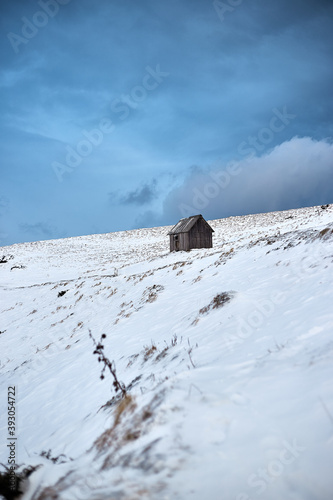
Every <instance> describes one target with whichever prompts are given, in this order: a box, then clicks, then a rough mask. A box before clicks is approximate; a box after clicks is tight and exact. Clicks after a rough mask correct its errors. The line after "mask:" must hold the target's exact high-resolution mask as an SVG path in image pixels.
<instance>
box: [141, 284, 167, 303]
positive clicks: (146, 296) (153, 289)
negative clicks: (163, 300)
mask: <svg viewBox="0 0 333 500" xmlns="http://www.w3.org/2000/svg"><path fill="white" fill-rule="evenodd" d="M162 290H164V286H162V285H153V286H149V287H147V288H146V289H145V291H144V292H143V294H142V299H141V302H144V303H145V302H155V300H156V299H157V295H158V293H159V292H161V291H162Z"/></svg>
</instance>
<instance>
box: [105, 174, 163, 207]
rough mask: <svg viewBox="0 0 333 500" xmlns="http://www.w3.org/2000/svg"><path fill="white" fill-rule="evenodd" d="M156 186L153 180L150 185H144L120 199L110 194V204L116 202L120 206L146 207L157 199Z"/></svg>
mask: <svg viewBox="0 0 333 500" xmlns="http://www.w3.org/2000/svg"><path fill="white" fill-rule="evenodd" d="M156 184H157V182H156V179H153V180H152V182H151V183H150V184H145V185H144V186H142V187H140V188H137V189H135V190H134V191H130V192H129V193H126V194H125V195H123V196H120V197H119V196H118V195H117V194H116V193H114V192H111V193H109V199H110V201H111V202H112V203H114V202H118V203H119V204H120V205H137V206H142V205H147V204H148V203H151V202H152V201H153V200H154V199H155V198H156V197H157V192H156Z"/></svg>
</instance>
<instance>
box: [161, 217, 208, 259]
mask: <svg viewBox="0 0 333 500" xmlns="http://www.w3.org/2000/svg"><path fill="white" fill-rule="evenodd" d="M213 232H214V229H212V228H211V227H210V225H209V224H208V222H206V221H205V219H204V218H203V217H202V215H192V216H191V217H187V218H185V219H180V221H179V222H178V223H177V224H176V225H175V226H174V227H173V228H172V229H171V231H170V232H169V233H168V235H169V236H170V252H177V251H178V250H185V251H187V250H191V248H212V246H213Z"/></svg>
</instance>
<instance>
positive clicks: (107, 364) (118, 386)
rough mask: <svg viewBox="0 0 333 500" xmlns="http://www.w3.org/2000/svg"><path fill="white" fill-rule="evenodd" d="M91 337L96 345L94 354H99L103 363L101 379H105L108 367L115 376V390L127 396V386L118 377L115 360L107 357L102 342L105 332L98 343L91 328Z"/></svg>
mask: <svg viewBox="0 0 333 500" xmlns="http://www.w3.org/2000/svg"><path fill="white" fill-rule="evenodd" d="M89 337H90V338H91V339H92V341H93V343H94V346H95V350H94V352H93V354H97V356H98V362H99V363H103V368H102V372H101V375H100V378H101V380H103V379H104V378H105V376H104V372H105V370H106V369H107V368H108V369H109V371H110V373H111V375H112V377H113V384H112V385H113V387H114V390H115V391H116V392H118V391H119V392H120V393H121V395H122V397H125V396H126V394H127V392H126V387H125V384H123V382H120V381H119V379H118V377H117V373H116V365H115V363H114V361H110V360H109V358H107V357H106V356H105V354H104V345H103V344H102V340H103V339H105V338H106V335H105V333H103V334H102V335H101V338H100V341H99V342H98V343H97V342H96V340H95V339H94V337H93V336H92V333H91V330H89Z"/></svg>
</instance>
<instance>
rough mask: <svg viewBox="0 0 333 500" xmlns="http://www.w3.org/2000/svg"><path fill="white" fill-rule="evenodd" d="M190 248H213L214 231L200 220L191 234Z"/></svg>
mask: <svg viewBox="0 0 333 500" xmlns="http://www.w3.org/2000/svg"><path fill="white" fill-rule="evenodd" d="M189 245H190V248H212V246H213V238H212V231H211V230H210V229H209V227H208V226H207V224H205V222H204V221H202V220H198V222H197V224H195V226H193V227H192V229H191V230H190V232H189Z"/></svg>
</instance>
